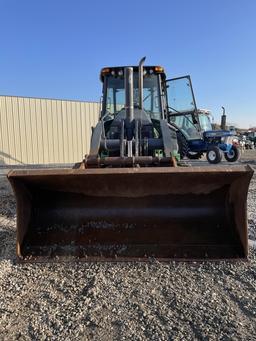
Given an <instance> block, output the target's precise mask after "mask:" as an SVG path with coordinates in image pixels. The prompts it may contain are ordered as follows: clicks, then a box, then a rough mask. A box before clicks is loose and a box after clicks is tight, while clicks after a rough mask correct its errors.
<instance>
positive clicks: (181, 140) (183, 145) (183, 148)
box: [177, 131, 188, 159]
mask: <svg viewBox="0 0 256 341" xmlns="http://www.w3.org/2000/svg"><path fill="white" fill-rule="evenodd" d="M177 141H178V146H179V154H180V158H181V159H184V157H185V156H187V153H188V142H187V140H186V138H185V136H184V135H183V134H182V133H181V132H180V131H177Z"/></svg>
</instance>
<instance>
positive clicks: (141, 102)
mask: <svg viewBox="0 0 256 341" xmlns="http://www.w3.org/2000/svg"><path fill="white" fill-rule="evenodd" d="M145 60H146V57H143V58H142V59H141V60H140V62H139V108H140V109H141V110H142V109H143V64H144V62H145Z"/></svg>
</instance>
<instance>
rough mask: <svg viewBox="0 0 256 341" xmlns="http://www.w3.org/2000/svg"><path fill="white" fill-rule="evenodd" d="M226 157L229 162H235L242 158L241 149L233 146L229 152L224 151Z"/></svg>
mask: <svg viewBox="0 0 256 341" xmlns="http://www.w3.org/2000/svg"><path fill="white" fill-rule="evenodd" d="M224 157H225V159H226V160H227V161H228V162H235V161H237V160H239V159H240V150H239V149H238V148H237V147H236V146H232V148H231V149H230V152H229V153H224Z"/></svg>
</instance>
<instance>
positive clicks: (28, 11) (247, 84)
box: [0, 0, 256, 128]
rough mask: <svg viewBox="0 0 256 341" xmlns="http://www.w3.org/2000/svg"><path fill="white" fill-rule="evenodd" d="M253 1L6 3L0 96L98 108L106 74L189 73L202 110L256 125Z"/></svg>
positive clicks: (1, 9)
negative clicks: (129, 68)
mask: <svg viewBox="0 0 256 341" xmlns="http://www.w3.org/2000/svg"><path fill="white" fill-rule="evenodd" d="M255 15H256V1H255V0H243V1H242V0H212V1H211V0H208V1H206V0H204V1H201V0H195V1H192V0H158V1H149V0H147V1H145V0H141V1H139V0H137V1H135V0H134V1H133V0H129V1H127V0H126V1H122V0H106V1H100V0H93V1H85V0H84V1H82V0H73V1H72V0H41V1H40V0H37V1H35V0H22V1H21V0H0V35H1V39H0V95H17V96H32V97H50V98H65V99H81V100H86V101H98V100H99V98H100V96H101V84H100V81H99V71H100V69H101V68H102V67H103V66H112V65H113V66H114V65H133V64H137V63H138V61H139V59H140V58H141V57H142V56H147V63H146V64H151V65H154V64H156V65H162V66H164V67H165V70H166V72H167V75H168V77H169V78H172V77H176V76H181V75H185V74H190V75H191V77H192V82H193V86H194V91H195V96H196V99H197V105H198V107H199V108H205V109H209V110H211V111H212V113H213V115H214V117H215V121H216V122H218V121H220V114H221V106H225V107H226V111H227V114H228V121H230V122H234V123H237V124H238V125H239V126H240V127H241V126H242V127H245V128H246V127H249V126H256V83H255V78H256V65H255V64H256V20H255Z"/></svg>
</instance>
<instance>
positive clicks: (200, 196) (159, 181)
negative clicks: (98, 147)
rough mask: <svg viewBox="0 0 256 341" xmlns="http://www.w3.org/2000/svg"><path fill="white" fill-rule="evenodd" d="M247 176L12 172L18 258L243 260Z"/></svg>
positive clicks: (215, 170)
mask: <svg viewBox="0 0 256 341" xmlns="http://www.w3.org/2000/svg"><path fill="white" fill-rule="evenodd" d="M252 174H253V169H252V168H251V167H250V166H235V167H222V166H219V167H208V166H206V167H188V168H187V167H177V168H176V167H159V168H153V167H148V168H147V167H145V168H105V169H58V170H56V169H50V170H49V169H47V170H13V171H11V172H10V173H9V174H8V178H9V181H10V182H11V184H12V187H13V189H14V193H15V196H16V201H17V255H18V257H19V259H22V260H28V261H33V260H37V261H41V260H47V261H48V260H49V259H50V258H52V259H54V260H56V259H59V260H69V259H74V257H75V258H76V259H80V260H88V261H94V260H104V261H105V260H121V261H124V260H129V261H130V260H147V259H149V258H151V257H154V258H157V259H159V260H170V259H182V260H185V259H187V260H193V259H206V258H207V259H232V258H246V257H247V255H248V240H247V212H246V210H247V205H246V200H247V191H248V187H249V183H250V179H251V177H252Z"/></svg>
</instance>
